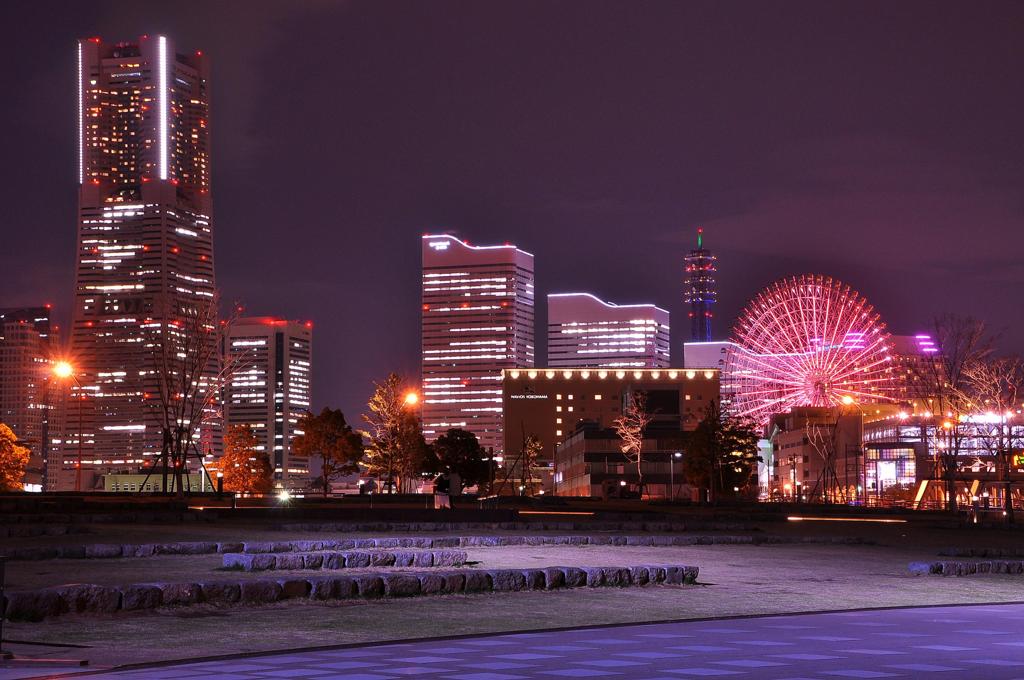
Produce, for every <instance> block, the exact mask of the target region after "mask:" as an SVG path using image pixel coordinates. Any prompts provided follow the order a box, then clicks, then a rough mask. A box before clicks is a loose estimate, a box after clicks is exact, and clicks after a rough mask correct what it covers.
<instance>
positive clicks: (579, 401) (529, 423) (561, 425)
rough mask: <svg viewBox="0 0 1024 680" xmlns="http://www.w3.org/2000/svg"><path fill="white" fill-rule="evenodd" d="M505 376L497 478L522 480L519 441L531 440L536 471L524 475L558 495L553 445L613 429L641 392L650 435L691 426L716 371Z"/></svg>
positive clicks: (710, 393)
mask: <svg viewBox="0 0 1024 680" xmlns="http://www.w3.org/2000/svg"><path fill="white" fill-rule="evenodd" d="M504 377H505V381H504V400H505V425H506V429H505V437H504V438H505V445H504V452H505V453H504V468H505V470H506V471H507V473H506V472H505V471H502V472H501V473H500V474H499V480H500V479H503V478H504V477H505V476H506V474H507V476H508V478H509V479H511V480H517V479H520V480H521V479H523V476H524V475H523V470H522V466H521V464H520V462H519V461H520V460H521V457H522V451H523V438H524V435H525V436H527V437H528V436H530V435H533V436H534V437H536V438H537V440H539V442H540V444H541V446H542V447H543V449H542V453H541V455H540V456H539V460H538V464H537V466H536V469H534V470H530V471H528V472H529V474H528V475H527V476H528V477H529V478H531V479H532V480H533V481H534V483H536V484H539V485H541V486H542V487H543V488H545V489H547V490H548V491H554V490H557V489H558V488H559V487H558V484H559V483H565V482H566V481H567V480H566V478H565V476H564V475H562V476H559V475H560V473H561V472H562V470H561V469H560V468H558V467H557V466H556V465H555V451H556V450H557V449H558V447H559V446H560V445H561V444H562V443H564V442H565V441H566V440H567V439H568V438H569V437H570V436H571V435H572V434H573V433H574V432H575V431H576V429H577V428H578V427H580V426H583V425H592V426H593V427H596V428H597V429H598V430H602V429H607V428H611V427H613V424H614V421H615V419H616V418H618V417H620V416H621V415H622V405H623V403H624V401H625V399H626V398H627V397H628V396H629V395H631V394H632V393H635V392H638V391H642V392H645V393H646V395H647V410H648V411H649V412H650V413H651V414H652V416H653V420H652V422H651V424H650V426H649V427H650V429H651V431H652V432H653V431H656V430H657V431H661V432H665V431H672V432H682V431H691V430H693V429H695V428H696V427H697V424H698V423H699V422H700V421H701V419H702V418H703V417H704V415H705V413H706V412H707V408H708V405H709V404H710V403H711V402H712V401H716V400H718V398H719V372H718V371H716V370H703V371H693V370H682V369H673V368H667V369H650V368H646V369H629V370H626V369H568V368H560V369H556V368H553V367H546V368H534V369H527V370H516V369H513V370H506V371H505V374H504ZM620 457H621V456H620ZM595 483H599V482H595ZM580 484H582V485H583V486H586V483H583V482H580ZM580 484H576V483H574V486H579V485H580ZM563 488H567V487H563ZM506 491H508V489H507V488H506ZM573 495H578V494H576V492H573Z"/></svg>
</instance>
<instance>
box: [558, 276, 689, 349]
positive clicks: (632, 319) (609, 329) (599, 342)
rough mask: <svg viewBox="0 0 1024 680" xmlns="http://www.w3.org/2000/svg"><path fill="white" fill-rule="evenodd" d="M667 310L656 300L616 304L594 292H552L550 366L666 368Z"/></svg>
mask: <svg viewBox="0 0 1024 680" xmlns="http://www.w3.org/2000/svg"><path fill="white" fill-rule="evenodd" d="M669 352H670V343H669V313H668V311H666V310H664V309H661V308H660V307H657V306H655V305H652V304H639V305H616V304H613V303H611V302H605V301H604V300H600V299H598V298H597V297H595V296H593V295H591V294H590V293H553V294H551V295H548V362H547V365H548V366H550V367H551V368H665V367H667V366H668V365H669Z"/></svg>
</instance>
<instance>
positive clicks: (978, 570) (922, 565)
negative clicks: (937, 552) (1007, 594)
mask: <svg viewBox="0 0 1024 680" xmlns="http://www.w3.org/2000/svg"><path fill="white" fill-rule="evenodd" d="M910 573H911V574H915V575H921V574H938V575H940V576H971V575H973V574H1024V561H1022V560H990V561H987V562H949V561H947V562H911V563H910Z"/></svg>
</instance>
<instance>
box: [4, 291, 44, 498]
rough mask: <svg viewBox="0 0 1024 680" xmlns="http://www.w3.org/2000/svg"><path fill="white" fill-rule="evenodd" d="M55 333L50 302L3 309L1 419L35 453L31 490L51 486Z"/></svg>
mask: <svg viewBox="0 0 1024 680" xmlns="http://www.w3.org/2000/svg"><path fill="white" fill-rule="evenodd" d="M52 337H53V336H52V329H51V326H50V308H49V307H48V306H44V307H23V308H14V309H0V423H4V424H5V425H7V426H8V427H10V428H11V429H12V430H13V431H14V434H15V435H16V436H17V437H18V441H19V443H21V445H22V446H25V447H27V448H28V450H29V452H30V453H29V455H30V457H29V463H28V468H27V469H26V470H25V477H24V479H23V480H22V482H23V484H24V485H25V489H26V490H29V491H42V490H43V489H44V488H46V461H47V458H48V455H47V452H48V443H49V433H48V429H49V424H50V406H51V404H52V403H53V400H52V395H51V394H50V389H51V385H50V380H49V378H50V370H49V369H50V365H51V364H50V361H51V349H52V347H51V342H52Z"/></svg>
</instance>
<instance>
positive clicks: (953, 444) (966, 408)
mask: <svg viewBox="0 0 1024 680" xmlns="http://www.w3.org/2000/svg"><path fill="white" fill-rule="evenodd" d="M934 335H935V337H934V340H935V346H936V349H937V350H938V352H937V353H936V355H935V356H934V357H929V358H927V359H925V360H923V361H920V362H918V363H917V364H916V365H915V366H914V368H913V369H912V371H911V373H912V375H911V378H912V379H911V383H910V390H911V394H910V396H911V397H912V398H914V399H915V400H917V401H918V402H919V403H921V404H922V405H924V406H926V407H927V410H928V411H929V412H930V413H931V416H932V417H931V418H926V419H925V420H922V425H921V430H922V432H921V438H922V440H925V441H927V440H928V439H929V438H930V439H931V442H930V444H931V446H930V447H929V448H931V449H932V450H933V451H934V460H935V470H936V473H937V475H938V477H939V478H940V479H941V480H942V482H943V486H944V489H945V493H944V495H945V502H946V509H947V510H950V511H951V512H956V509H957V501H956V494H957V478H958V475H959V472H960V465H961V457H960V456H961V451H962V449H963V447H964V443H965V440H966V439H967V434H968V427H967V426H966V424H965V418H962V417H961V416H967V415H968V414H969V413H970V412H971V410H972V406H973V403H972V401H973V400H972V399H971V396H970V395H971V388H972V385H971V383H970V379H969V376H968V369H969V367H971V366H972V365H974V364H976V363H978V362H981V361H984V360H985V359H986V358H987V357H988V356H989V355H990V354H991V352H992V337H991V336H990V335H989V333H988V331H987V330H986V328H985V323H984V322H983V321H980V320H978V319H974V318H971V317H961V316H954V315H945V316H940V317H938V318H936V319H935V322H934ZM928 421H931V422H932V424H934V425H935V427H933V428H932V433H931V434H929V432H928V431H927V425H928V424H929V422H928Z"/></svg>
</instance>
